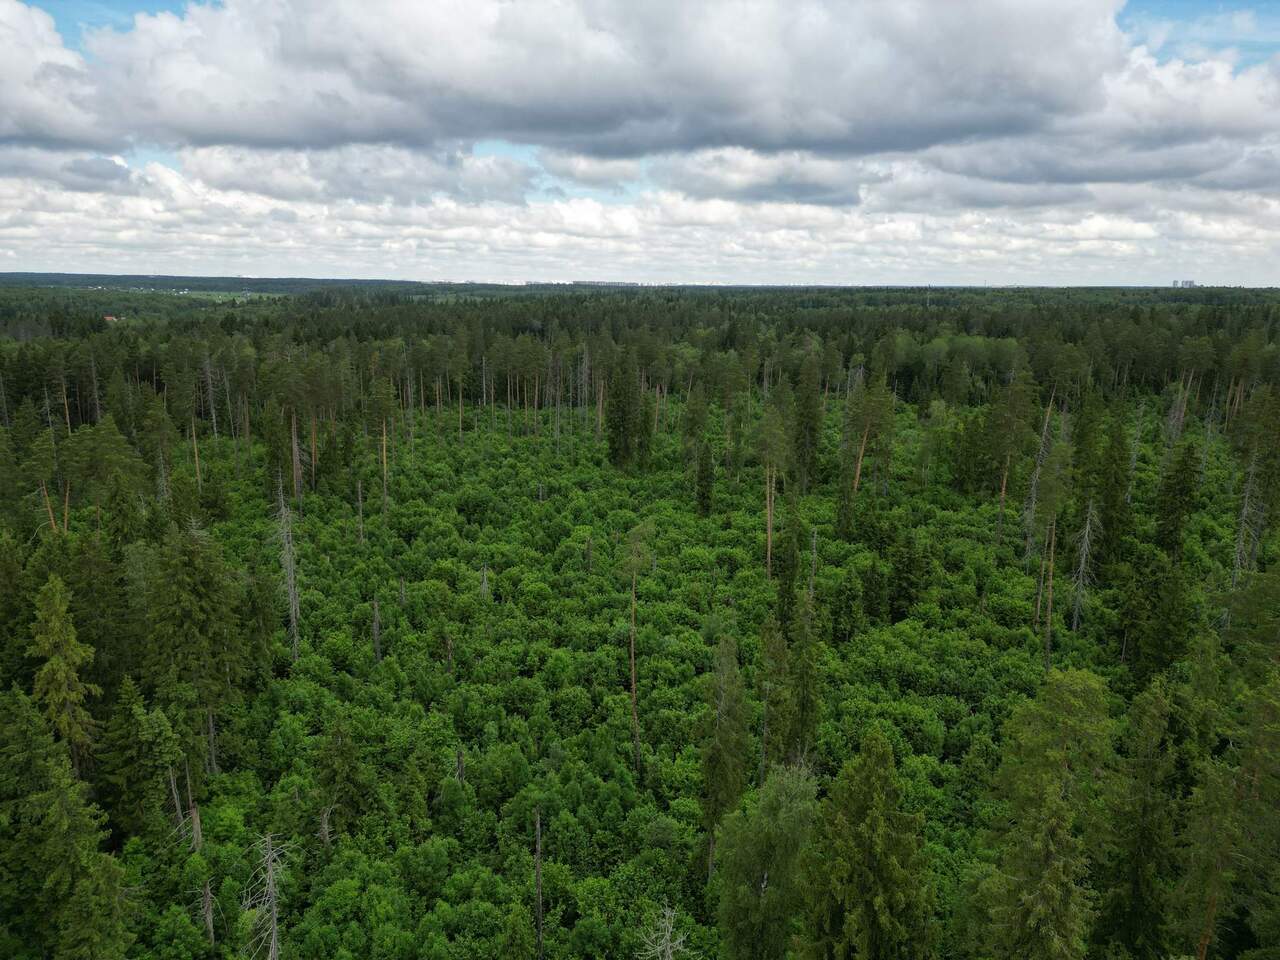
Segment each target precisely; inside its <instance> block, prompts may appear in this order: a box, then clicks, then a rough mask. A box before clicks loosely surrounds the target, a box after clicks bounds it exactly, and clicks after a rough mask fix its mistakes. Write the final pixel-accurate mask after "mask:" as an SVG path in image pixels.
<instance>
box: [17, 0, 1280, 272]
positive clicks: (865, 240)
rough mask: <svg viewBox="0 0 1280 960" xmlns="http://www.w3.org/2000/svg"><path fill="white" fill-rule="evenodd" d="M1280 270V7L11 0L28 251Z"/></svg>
mask: <svg viewBox="0 0 1280 960" xmlns="http://www.w3.org/2000/svg"><path fill="white" fill-rule="evenodd" d="M9 270H50V271H71V272H128V273H170V274H217V275H228V274H229V275H236V274H243V275H253V276H326V277H394V278H406V279H427V280H430V279H452V280H468V279H477V280H479V279H488V280H508V281H520V280H568V279H618V280H639V281H655V282H657V281H681V282H734V283H740V282H746V283H807V282H819V283H854V284H862V283H974V284H986V283H990V284H1005V283H1065V284H1083V283H1118V284H1146V283H1154V284H1167V283H1169V282H1170V281H1172V280H1174V279H1175V278H1188V279H1195V280H1198V281H1199V282H1201V283H1228V284H1261V285H1274V284H1277V283H1280V3H1276V2H1274V0H1254V2H1253V3H1252V5H1249V4H1248V3H1247V2H1245V0H1242V2H1241V4H1239V5H1237V4H1232V3H1225V4H1224V3H1218V2H1214V0H1130V2H1128V3H1125V2H1123V0H732V2H720V0H694V2H689V0H683V2H681V0H422V2H414V3H405V2H400V0H222V2H210V3H183V2H171V3H166V2H147V0H39V2H35V3H28V2H20V0H0V271H9Z"/></svg>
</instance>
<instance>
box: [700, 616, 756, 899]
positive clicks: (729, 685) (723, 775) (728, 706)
mask: <svg viewBox="0 0 1280 960" xmlns="http://www.w3.org/2000/svg"><path fill="white" fill-rule="evenodd" d="M708 699H709V701H710V702H709V704H708V706H709V708H710V719H709V724H708V729H707V733H706V736H705V739H704V740H703V745H702V779H703V783H705V784H706V795H705V797H704V798H703V803H702V812H703V823H704V825H705V826H706V829H707V835H708V837H709V838H710V842H709V845H708V852H707V872H708V874H710V872H711V870H712V869H713V868H714V865H715V830H716V827H717V826H718V825H719V823H720V818H721V817H723V816H724V815H725V813H726V812H728V811H729V810H731V809H732V808H733V807H734V806H735V805H736V804H737V802H738V798H739V797H741V796H742V791H743V789H744V788H745V787H746V781H747V704H746V694H745V691H744V688H743V685H742V674H741V672H740V671H739V669H738V644H737V642H736V641H735V640H734V639H733V637H732V636H730V635H729V634H723V635H722V636H721V637H720V641H719V643H718V644H717V646H716V660H715V671H714V673H713V674H712V676H711V687H710V690H709V697H708Z"/></svg>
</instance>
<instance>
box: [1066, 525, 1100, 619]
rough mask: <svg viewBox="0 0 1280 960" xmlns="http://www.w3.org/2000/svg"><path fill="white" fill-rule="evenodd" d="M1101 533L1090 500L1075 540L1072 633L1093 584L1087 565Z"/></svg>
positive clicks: (1090, 571)
mask: <svg viewBox="0 0 1280 960" xmlns="http://www.w3.org/2000/svg"><path fill="white" fill-rule="evenodd" d="M1101 532H1102V521H1101V520H1100V519H1099V518H1098V511H1097V509H1096V508H1095V507H1094V505H1093V501H1092V500H1090V501H1089V505H1088V507H1086V508H1085V514H1084V526H1083V527H1082V528H1081V530H1080V534H1079V537H1078V538H1077V551H1076V569H1075V576H1074V577H1073V578H1072V588H1071V592H1072V602H1071V630H1072V632H1073V633H1074V632H1077V631H1078V630H1079V629H1080V613H1081V610H1082V609H1083V607H1084V598H1085V594H1086V593H1087V592H1088V590H1089V587H1090V586H1091V585H1092V583H1093V570H1092V568H1091V567H1090V565H1089V557H1090V553H1091V551H1092V550H1093V544H1094V542H1095V541H1096V539H1097V537H1098V535H1099V534H1100V533H1101Z"/></svg>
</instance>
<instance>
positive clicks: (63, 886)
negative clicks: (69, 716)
mask: <svg viewBox="0 0 1280 960" xmlns="http://www.w3.org/2000/svg"><path fill="white" fill-rule="evenodd" d="M102 820H103V816H102V811H101V810H99V809H98V808H97V807H95V806H94V805H92V804H91V803H89V801H88V799H87V797H86V787H85V785H84V784H83V783H82V782H80V781H79V780H77V779H76V777H75V776H74V775H73V774H72V772H71V765H70V763H69V761H68V758H67V753H66V750H65V748H63V747H62V746H60V745H58V744H56V743H55V742H54V740H53V738H52V736H51V735H50V733H49V729H48V726H47V725H46V724H45V722H44V720H43V719H42V718H41V716H40V715H39V713H38V712H37V710H36V707H35V704H34V703H33V702H32V701H31V700H30V699H29V698H28V697H26V696H25V695H24V694H22V693H21V692H19V691H17V690H11V691H8V692H5V693H0V878H3V881H0V943H3V939H2V938H3V937H4V936H5V935H6V934H8V935H9V936H11V937H14V938H16V939H17V941H18V942H19V943H21V944H22V945H23V946H24V947H26V948H28V949H30V950H32V951H33V952H32V954H31V955H33V956H48V957H52V958H54V960H62V958H67V960H90V958H93V960H119V958H122V957H123V956H124V955H125V951H126V950H127V948H128V946H129V942H130V938H129V935H128V932H127V928H126V917H127V915H128V912H129V911H128V907H127V903H126V898H125V890H124V877H123V871H122V870H120V868H119V866H118V864H116V862H115V861H114V859H113V858H112V857H111V856H110V855H108V854H106V853H104V852H102V851H101V850H100V849H99V845H100V843H101V841H102V839H103V837H104V833H103V831H102Z"/></svg>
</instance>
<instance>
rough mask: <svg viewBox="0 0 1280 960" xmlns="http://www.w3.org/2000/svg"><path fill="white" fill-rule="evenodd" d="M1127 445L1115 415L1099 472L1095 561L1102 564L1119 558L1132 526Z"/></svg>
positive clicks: (1121, 426) (1124, 432) (1123, 430)
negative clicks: (1097, 536)
mask: <svg viewBox="0 0 1280 960" xmlns="http://www.w3.org/2000/svg"><path fill="white" fill-rule="evenodd" d="M1129 457H1130V442H1129V435H1128V431H1127V430H1126V429H1125V426H1124V421H1123V420H1122V419H1121V417H1120V415H1119V414H1118V413H1116V414H1113V415H1112V417H1111V424H1110V428H1109V430H1108V433H1107V445H1106V448H1105V450H1104V451H1103V454H1102V459H1103V463H1102V468H1101V470H1100V471H1099V490H1098V521H1099V525H1100V528H1101V529H1100V533H1099V538H1098V562H1099V564H1102V565H1105V564H1110V563H1114V562H1116V561H1117V560H1119V559H1121V557H1120V551H1121V544H1123V543H1124V538H1125V537H1126V536H1128V534H1129V532H1130V531H1131V529H1132V527H1133V511H1132V508H1131V507H1130V504H1129V485H1130V483H1131V482H1132V480H1131V477H1130V471H1129Z"/></svg>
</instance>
